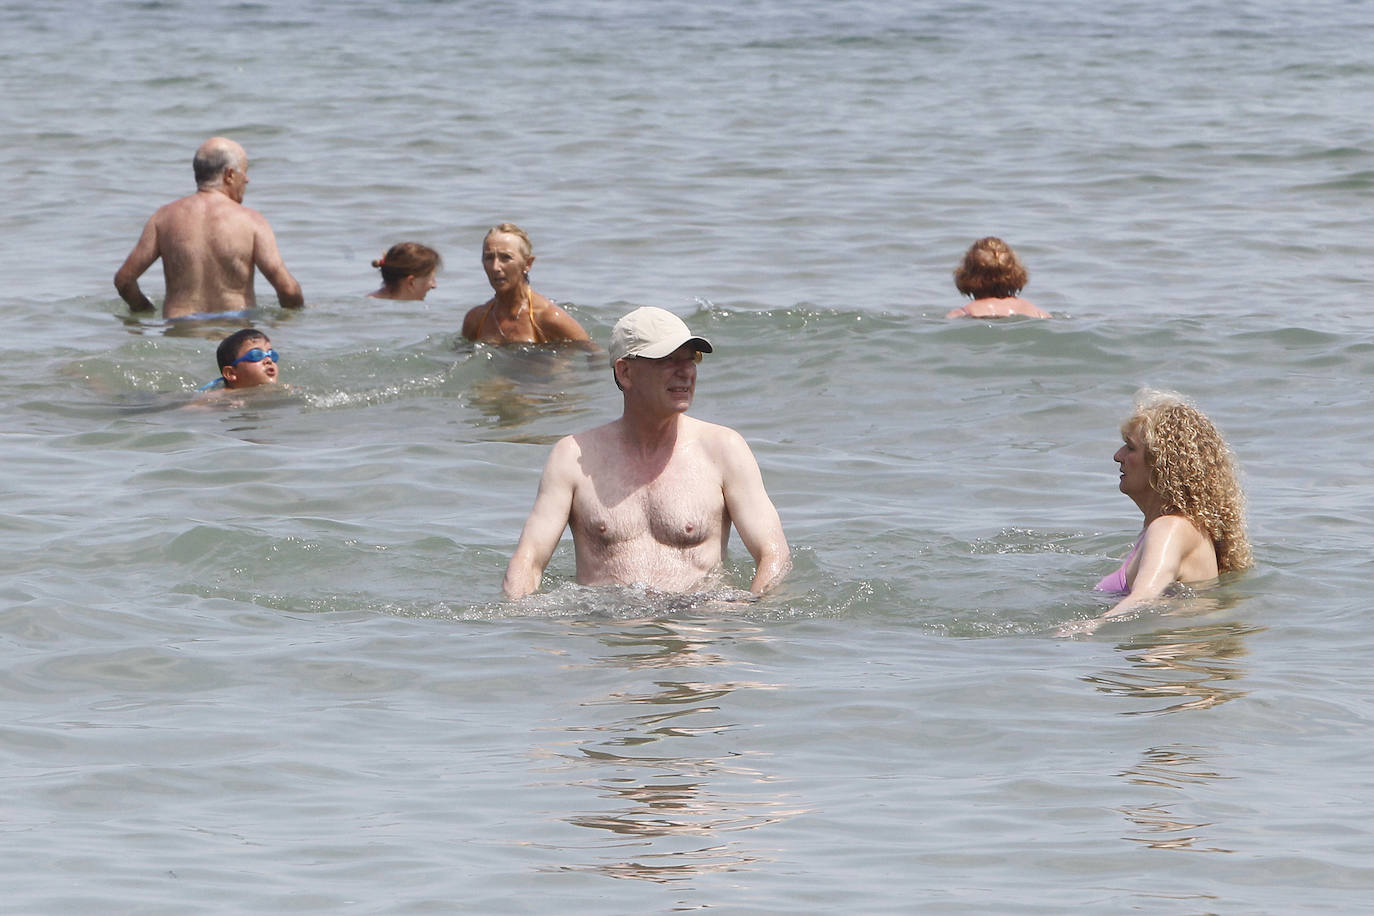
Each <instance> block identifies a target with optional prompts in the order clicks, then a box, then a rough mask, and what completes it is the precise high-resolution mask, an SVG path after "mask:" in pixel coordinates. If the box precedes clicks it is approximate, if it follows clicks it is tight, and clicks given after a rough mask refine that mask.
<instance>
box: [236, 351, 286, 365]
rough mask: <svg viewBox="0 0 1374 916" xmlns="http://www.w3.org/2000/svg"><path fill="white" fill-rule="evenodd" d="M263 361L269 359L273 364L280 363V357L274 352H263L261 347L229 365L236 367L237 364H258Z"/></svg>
mask: <svg viewBox="0 0 1374 916" xmlns="http://www.w3.org/2000/svg"><path fill="white" fill-rule="evenodd" d="M264 359H270V360H271V361H272V362H274V363H279V362H281V357H280V356H278V355H277V351H276V350H264V349H263V348H262V347H254V348H253V349H251V350H249V351H248V352H247V353H245V354H243V355H242V356H240V357H239V358H238V359H236V360H234V361H233V362H232V363H230V364H229V365H230V366H237V365H238V364H239V363H260V362H262V361H263V360H264Z"/></svg>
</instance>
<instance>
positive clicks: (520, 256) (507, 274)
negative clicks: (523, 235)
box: [482, 232, 534, 293]
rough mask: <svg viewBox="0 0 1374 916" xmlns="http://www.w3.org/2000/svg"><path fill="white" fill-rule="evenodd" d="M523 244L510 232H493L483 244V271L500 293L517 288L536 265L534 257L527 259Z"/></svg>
mask: <svg viewBox="0 0 1374 916" xmlns="http://www.w3.org/2000/svg"><path fill="white" fill-rule="evenodd" d="M521 244H522V243H521V240H520V236H518V235H512V234H511V233H509V232H493V233H491V234H490V235H488V236H487V237H486V240H485V241H483V242H482V269H483V270H485V271H486V272H487V282H488V283H490V284H491V288H492V289H494V290H496V292H498V293H500V292H504V291H506V290H511V289H515V288H517V287H518V286H519V285H520V284H521V283H523V282H524V280H525V272H526V271H527V270H529V269H530V265H531V264H533V263H534V258H533V257H529V258H527V257H525V254H524V251H523V250H522V249H521Z"/></svg>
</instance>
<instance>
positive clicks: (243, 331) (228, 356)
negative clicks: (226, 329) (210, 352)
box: [215, 328, 269, 375]
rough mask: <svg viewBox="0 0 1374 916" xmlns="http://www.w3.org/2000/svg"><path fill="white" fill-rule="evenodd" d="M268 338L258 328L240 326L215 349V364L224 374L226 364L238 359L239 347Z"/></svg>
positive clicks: (231, 363)
mask: <svg viewBox="0 0 1374 916" xmlns="http://www.w3.org/2000/svg"><path fill="white" fill-rule="evenodd" d="M268 339H269V338H268V337H267V335H266V334H264V333H263V332H262V331H259V330H258V329H257V328H240V329H239V330H237V331H235V332H234V333H232V334H230V335H229V336H228V337H226V338H224V339H223V340H221V341H220V342H219V347H218V348H217V349H216V350H215V364H216V366H218V367H219V371H220V374H221V375H223V374H224V367H225V366H229V365H233V362H234V360H236V359H238V355H239V347H241V346H243V345H244V344H245V343H247V342H248V341H250V340H268Z"/></svg>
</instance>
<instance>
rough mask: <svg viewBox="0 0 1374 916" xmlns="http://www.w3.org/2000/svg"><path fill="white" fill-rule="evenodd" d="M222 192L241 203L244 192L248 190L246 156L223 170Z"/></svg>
mask: <svg viewBox="0 0 1374 916" xmlns="http://www.w3.org/2000/svg"><path fill="white" fill-rule="evenodd" d="M222 183H223V185H224V193H226V194H228V195H229V199H230V200H232V201H234V202H235V203H239V204H241V203H243V195H244V192H245V191H247V190H248V158H247V157H246V156H245V157H244V158H242V159H240V160H239V161H238V164H237V165H233V166H230V167H229V168H227V169H225V170H224V180H223V182H222Z"/></svg>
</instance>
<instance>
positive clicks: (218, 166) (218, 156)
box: [191, 137, 248, 188]
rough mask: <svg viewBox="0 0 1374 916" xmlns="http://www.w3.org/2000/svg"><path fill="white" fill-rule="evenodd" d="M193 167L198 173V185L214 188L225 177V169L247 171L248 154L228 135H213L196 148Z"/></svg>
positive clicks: (199, 186) (192, 162) (192, 161)
mask: <svg viewBox="0 0 1374 916" xmlns="http://www.w3.org/2000/svg"><path fill="white" fill-rule="evenodd" d="M191 168H193V169H194V170H195V173H196V187H198V188H213V187H215V186H216V185H218V184H219V182H220V179H221V178H223V177H224V170H225V169H238V170H239V171H241V172H242V171H246V170H247V168H248V154H247V153H245V152H244V151H243V147H241V146H239V145H238V144H237V143H235V142H234V141H233V140H230V139H229V138H228V137H211V138H210V139H209V140H206V141H205V142H204V143H202V144H201V145H200V149H198V150H196V156H195V158H194V159H192V160H191Z"/></svg>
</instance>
